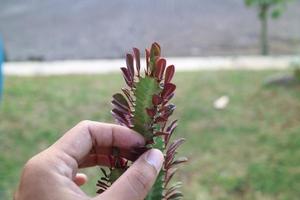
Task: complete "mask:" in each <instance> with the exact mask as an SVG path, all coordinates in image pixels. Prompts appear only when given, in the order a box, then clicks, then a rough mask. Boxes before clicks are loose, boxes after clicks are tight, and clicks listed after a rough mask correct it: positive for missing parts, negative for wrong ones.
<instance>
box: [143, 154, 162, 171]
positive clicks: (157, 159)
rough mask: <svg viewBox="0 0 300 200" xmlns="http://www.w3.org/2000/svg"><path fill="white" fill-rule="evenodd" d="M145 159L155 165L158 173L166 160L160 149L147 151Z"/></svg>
mask: <svg viewBox="0 0 300 200" xmlns="http://www.w3.org/2000/svg"><path fill="white" fill-rule="evenodd" d="M145 160H146V162H147V163H148V164H150V165H151V166H153V167H154V168H155V170H156V173H157V174H158V173H159V172H160V169H161V168H162V165H163V162H164V155H163V153H162V152H161V151H160V150H159V149H150V150H149V151H147V152H146V155H145Z"/></svg>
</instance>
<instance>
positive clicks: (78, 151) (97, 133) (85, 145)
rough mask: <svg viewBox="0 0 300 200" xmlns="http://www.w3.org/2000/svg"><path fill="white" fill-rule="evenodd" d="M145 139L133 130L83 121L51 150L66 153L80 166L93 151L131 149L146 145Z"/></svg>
mask: <svg viewBox="0 0 300 200" xmlns="http://www.w3.org/2000/svg"><path fill="white" fill-rule="evenodd" d="M144 143H145V141H144V138H143V137H142V136H141V135H140V134H138V133H136V132H134V131H133V130H131V129H129V128H127V127H123V126H119V125H113V124H106V123H100V122H94V121H83V122H80V123H79V124H78V125H76V126H75V127H74V128H72V129H71V130H69V131H68V132H67V133H66V134H65V135H64V136H63V137H61V138H60V139H59V140H58V141H57V142H56V143H55V144H54V145H53V146H52V147H51V148H53V149H54V150H58V151H59V152H62V153H65V154H67V155H68V156H70V157H71V158H73V159H74V160H75V161H76V162H77V165H79V164H80V163H81V162H82V161H83V160H84V158H86V156H87V155H88V154H89V153H90V152H91V150H93V149H96V150H97V149H99V148H101V147H102V148H107V147H118V148H120V149H131V148H132V147H135V146H141V145H144Z"/></svg>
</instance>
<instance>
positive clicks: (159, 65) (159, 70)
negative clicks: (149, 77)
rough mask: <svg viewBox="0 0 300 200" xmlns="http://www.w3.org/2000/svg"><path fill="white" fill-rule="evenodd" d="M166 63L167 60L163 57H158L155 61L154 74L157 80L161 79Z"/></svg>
mask: <svg viewBox="0 0 300 200" xmlns="http://www.w3.org/2000/svg"><path fill="white" fill-rule="evenodd" d="M166 64H167V62H166V60H165V59H164V58H160V59H158V60H157V62H156V69H155V73H154V76H155V77H156V78H157V79H158V80H159V81H161V80H162V77H163V75H164V72H165V68H166Z"/></svg>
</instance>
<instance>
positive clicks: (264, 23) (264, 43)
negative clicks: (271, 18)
mask: <svg viewBox="0 0 300 200" xmlns="http://www.w3.org/2000/svg"><path fill="white" fill-rule="evenodd" d="M268 11H269V5H268V4H263V5H261V6H260V16H259V17H260V23H261V32H260V45H261V54H262V55H268V54H269V39H268Z"/></svg>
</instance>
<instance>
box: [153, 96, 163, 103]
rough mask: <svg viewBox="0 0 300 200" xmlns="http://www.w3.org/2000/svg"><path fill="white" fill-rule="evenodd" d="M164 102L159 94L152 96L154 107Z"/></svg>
mask: <svg viewBox="0 0 300 200" xmlns="http://www.w3.org/2000/svg"><path fill="white" fill-rule="evenodd" d="M162 101H163V99H162V98H161V97H160V96H158V95H157V94H154V95H153V96H152V103H153V105H155V106H157V105H159V104H161V103H162Z"/></svg>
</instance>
